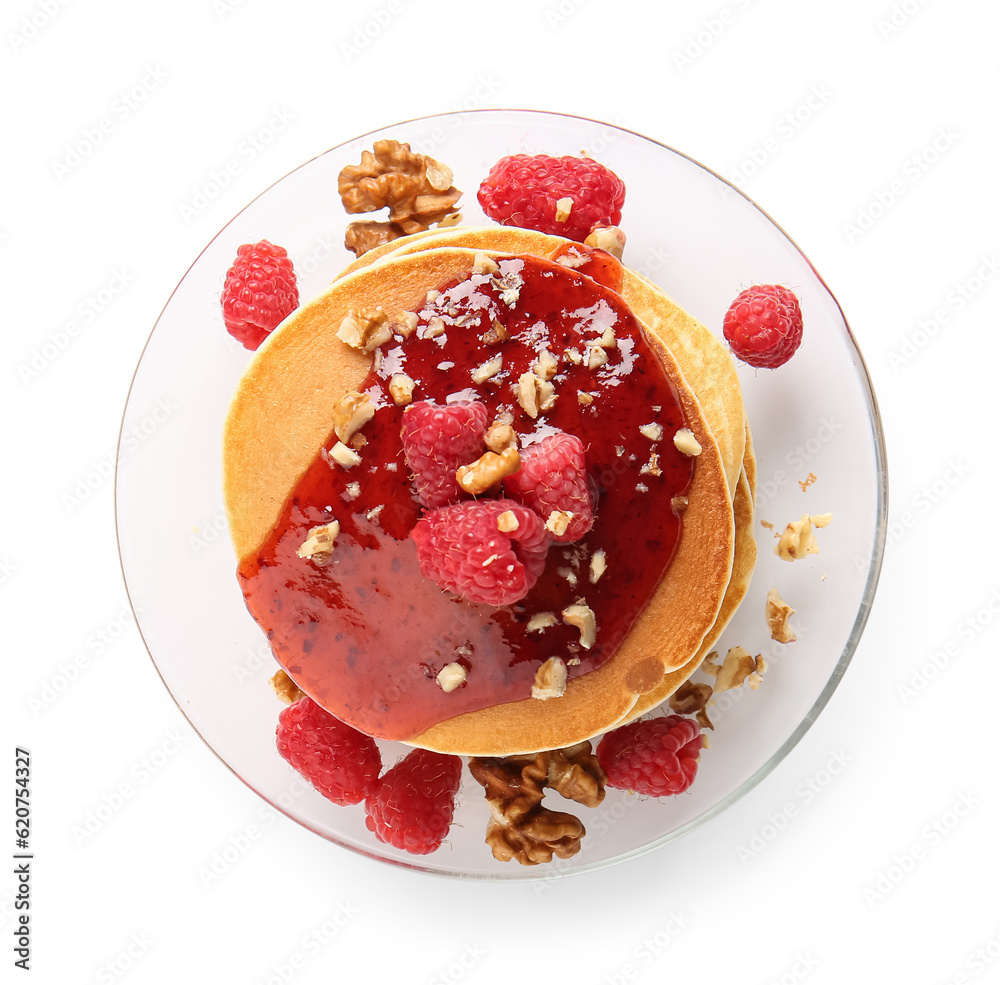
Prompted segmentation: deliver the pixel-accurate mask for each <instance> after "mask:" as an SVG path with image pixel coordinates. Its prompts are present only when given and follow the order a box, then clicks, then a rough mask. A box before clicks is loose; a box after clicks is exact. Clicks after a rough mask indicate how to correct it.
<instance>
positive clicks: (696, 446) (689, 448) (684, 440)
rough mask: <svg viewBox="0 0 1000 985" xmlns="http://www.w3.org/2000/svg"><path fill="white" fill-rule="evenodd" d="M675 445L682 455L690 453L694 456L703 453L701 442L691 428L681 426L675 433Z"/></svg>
mask: <svg viewBox="0 0 1000 985" xmlns="http://www.w3.org/2000/svg"><path fill="white" fill-rule="evenodd" d="M674 447H675V448H676V449H677V450H678V451H679V452H680V453H681V454H682V455H690V456H691V457H692V458H694V457H695V456H697V455H700V454H701V442H700V441H698V439H697V438H696V437H695V436H694V432H693V431H692V430H691V429H690V428H681V429H680V430H679V431H678V432H677V433H676V434H675V435H674Z"/></svg>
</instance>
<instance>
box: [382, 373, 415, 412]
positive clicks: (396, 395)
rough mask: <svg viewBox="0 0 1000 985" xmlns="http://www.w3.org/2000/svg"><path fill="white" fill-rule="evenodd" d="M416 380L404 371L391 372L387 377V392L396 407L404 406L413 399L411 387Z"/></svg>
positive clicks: (412, 387)
mask: <svg viewBox="0 0 1000 985" xmlns="http://www.w3.org/2000/svg"><path fill="white" fill-rule="evenodd" d="M416 385H417V384H416V382H415V381H414V380H413V378H412V377H410V376H407V374H406V373H393V374H392V376H391V377H390V378H389V394H390V395H391V396H392V402H393V403H394V404H395V405H396V406H397V407H405V406H406V405H407V404H408V403H411V402H412V401H413V389H414V387H415V386H416Z"/></svg>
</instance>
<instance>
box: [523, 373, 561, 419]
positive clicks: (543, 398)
mask: <svg viewBox="0 0 1000 985" xmlns="http://www.w3.org/2000/svg"><path fill="white" fill-rule="evenodd" d="M517 402H518V403H519V404H520V405H521V407H522V408H523V409H524V412H525V413H526V414H527V415H528V417H530V418H536V417H538V415H539V413H541V412H543V411H547V410H551V409H552V407H553V406H554V405H555V402H556V388H555V387H554V386H553V385H552V384H551V383H550V382H549V381H548V380H543V379H542V378H541V377H540V376H536V375H535V374H534V373H522V374H521V377H520V379H519V380H518V381H517Z"/></svg>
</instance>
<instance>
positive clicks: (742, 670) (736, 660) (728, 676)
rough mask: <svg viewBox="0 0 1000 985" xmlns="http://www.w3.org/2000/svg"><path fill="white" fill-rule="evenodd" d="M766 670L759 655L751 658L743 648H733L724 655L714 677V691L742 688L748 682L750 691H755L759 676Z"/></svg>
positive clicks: (758, 683) (759, 679) (759, 680)
mask: <svg viewBox="0 0 1000 985" xmlns="http://www.w3.org/2000/svg"><path fill="white" fill-rule="evenodd" d="M706 663H707V659H706ZM766 669H767V665H766V664H765V663H764V658H763V657H762V656H760V654H758V655H757V656H756V657H752V656H750V651H749V650H747V649H746V648H745V647H742V646H734V647H733V648H732V649H731V650H730V651H729V652H728V653H727V654H726V659H725V660H724V661H723V662H722V666H721V667H720V668H719V669H718V673H717V674H716V675H715V688H714V690H716V691H729V690H730V689H732V688H736V687H742V686H743V682H744V681H749V684H750V689H751V690H752V691H756V690H757V687H758V686H759V685H760V682H761V674H763V673H764V671H765V670H766Z"/></svg>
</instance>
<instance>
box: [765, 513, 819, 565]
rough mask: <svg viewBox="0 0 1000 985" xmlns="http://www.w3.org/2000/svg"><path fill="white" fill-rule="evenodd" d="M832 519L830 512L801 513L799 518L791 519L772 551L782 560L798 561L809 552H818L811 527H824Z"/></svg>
mask: <svg viewBox="0 0 1000 985" xmlns="http://www.w3.org/2000/svg"><path fill="white" fill-rule="evenodd" d="M832 519H833V514H832V513H820V514H818V515H817V516H810V515H809V514H808V513H803V514H802V517H801V519H798V520H792V522H791V523H789V524H788V525H787V526H786V527H785V529H784V531H783V532H782V533H781V535H780V537H779V538H778V543H777V544H775V545H774V553H775V554H777V555H778V557H780V558H781V560H782V561H798V560H800V559H801V558H804V557H806V556H808V555H809V554H819V545H818V544H817V543H816V538H815V537H813V532H812V528H813V527H814V526H816V527H825V526H826V525H827V524H828V523H829V522H830V521H831V520H832Z"/></svg>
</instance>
